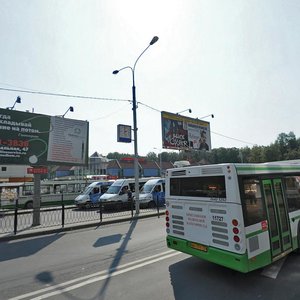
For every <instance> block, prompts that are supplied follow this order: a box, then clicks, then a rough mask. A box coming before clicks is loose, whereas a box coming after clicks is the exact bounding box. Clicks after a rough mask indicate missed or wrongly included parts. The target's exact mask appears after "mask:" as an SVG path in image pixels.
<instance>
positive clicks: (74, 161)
mask: <svg viewBox="0 0 300 300" xmlns="http://www.w3.org/2000/svg"><path fill="white" fill-rule="evenodd" d="M88 130H89V123H88V122H87V121H81V120H73V119H67V118H62V117H57V116H47V115H41V114H34V113H29V112H22V111H16V110H10V109H0V161H1V163H2V164H17V165H32V166H34V165H36V166H41V165H51V164H53V165H87V163H88Z"/></svg>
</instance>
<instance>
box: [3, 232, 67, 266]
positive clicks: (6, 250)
mask: <svg viewBox="0 0 300 300" xmlns="http://www.w3.org/2000/svg"><path fill="white" fill-rule="evenodd" d="M63 236H64V234H63V233H59V234H55V235H51V236H44V237H37V238H31V239H28V240H22V241H10V242H1V243H0V253H1V255H0V261H6V260H11V259H15V258H19V257H26V256H30V255H33V254H35V253H37V252H38V251H40V250H41V249H43V248H45V247H47V246H49V245H50V244H51V243H53V242H55V241H56V240H58V239H60V238H61V237H63Z"/></svg>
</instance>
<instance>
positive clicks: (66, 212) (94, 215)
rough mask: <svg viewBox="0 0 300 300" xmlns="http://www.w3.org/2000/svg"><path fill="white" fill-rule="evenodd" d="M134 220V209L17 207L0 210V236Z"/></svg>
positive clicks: (142, 212) (144, 211)
mask: <svg viewBox="0 0 300 300" xmlns="http://www.w3.org/2000/svg"><path fill="white" fill-rule="evenodd" d="M164 211H165V208H164V207H159V206H156V207H154V208H151V209H150V208H148V209H140V215H141V216H142V215H146V214H149V213H152V214H156V213H157V215H158V216H159V215H160V214H161V213H162V212H164ZM36 214H38V216H39V223H38V224H35V225H33V224H34V223H36V222H34V215H36ZM124 218H134V207H133V205H131V207H129V208H128V207H127V208H123V209H121V210H117V211H116V210H113V209H110V208H109V207H107V206H105V205H101V206H100V207H95V208H89V209H87V208H83V209H79V208H77V207H76V206H65V205H64V204H63V203H62V205H61V206H55V207H42V208H39V209H38V211H36V210H34V209H20V208H18V207H17V206H16V207H15V209H2V210H0V224H1V226H0V234H7V233H11V234H17V232H20V231H24V230H27V229H34V228H50V227H54V226H56V227H58V226H59V227H61V228H64V226H66V225H71V224H74V225H75V224H79V223H89V222H90V223H96V222H99V224H101V223H102V222H104V221H105V220H110V219H116V220H117V219H120V220H121V219H124Z"/></svg>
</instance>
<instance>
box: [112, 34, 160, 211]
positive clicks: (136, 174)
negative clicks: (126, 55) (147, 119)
mask: <svg viewBox="0 0 300 300" xmlns="http://www.w3.org/2000/svg"><path fill="white" fill-rule="evenodd" d="M157 41H158V37H157V36H155V37H153V39H152V40H151V42H150V43H149V45H148V46H147V48H146V49H145V50H144V51H143V52H142V53H141V54H140V55H139V56H138V58H137V59H136V61H135V63H134V65H133V67H131V66H127V67H124V68H121V69H119V70H115V71H113V74H114V75H116V74H118V73H119V72H120V71H122V70H124V69H130V70H131V73H132V111H133V138H134V179H135V180H134V181H135V184H134V190H135V210H136V213H137V214H138V213H139V212H140V201H139V166H138V143H137V117H136V109H137V105H136V93H135V78H134V72H135V67H136V64H137V62H138V60H139V59H140V57H141V56H142V55H143V54H144V53H145V52H146V51H147V49H148V48H149V47H150V46H152V45H153V44H155V43H156V42H157Z"/></svg>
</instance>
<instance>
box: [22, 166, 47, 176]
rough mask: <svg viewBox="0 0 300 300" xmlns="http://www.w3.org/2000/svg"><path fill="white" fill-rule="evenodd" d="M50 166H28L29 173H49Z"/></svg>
mask: <svg viewBox="0 0 300 300" xmlns="http://www.w3.org/2000/svg"><path fill="white" fill-rule="evenodd" d="M47 173H48V168H46V167H40V168H39V167H35V168H27V174H47Z"/></svg>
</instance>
